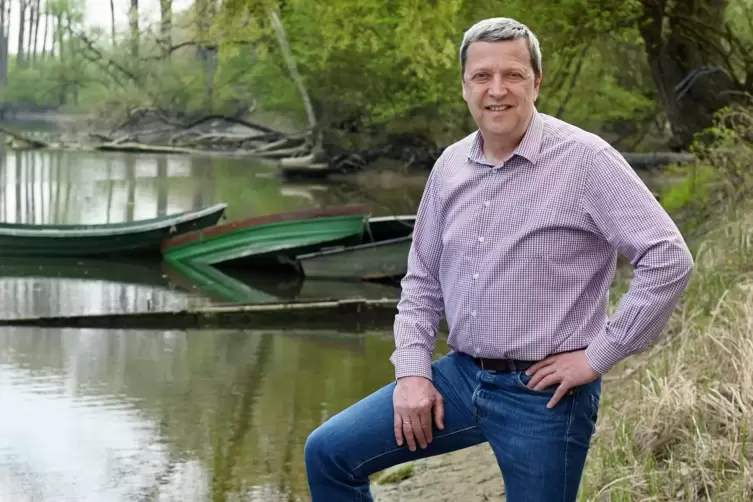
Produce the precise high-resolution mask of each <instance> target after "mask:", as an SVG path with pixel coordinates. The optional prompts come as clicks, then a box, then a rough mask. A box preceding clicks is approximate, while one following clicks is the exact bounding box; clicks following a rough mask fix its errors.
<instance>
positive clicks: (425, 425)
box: [421, 409, 433, 448]
mask: <svg viewBox="0 0 753 502" xmlns="http://www.w3.org/2000/svg"><path fill="white" fill-rule="evenodd" d="M421 432H423V433H424V437H425V438H426V444H425V445H421V446H422V447H423V448H426V446H427V445H428V444H430V443H431V441H432V439H433V437H432V433H431V432H432V431H431V410H430V409H429V410H426V411H424V412H422V413H421Z"/></svg>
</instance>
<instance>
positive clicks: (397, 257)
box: [297, 236, 413, 279]
mask: <svg viewBox="0 0 753 502" xmlns="http://www.w3.org/2000/svg"><path fill="white" fill-rule="evenodd" d="M412 241H413V239H412V238H411V237H410V236H408V237H400V238H397V239H390V240H387V241H382V242H377V243H368V244H360V245H356V246H347V247H344V248H342V249H338V250H333V251H323V252H320V253H311V254H308V255H301V256H298V257H297V258H298V261H299V263H300V265H301V270H302V271H303V274H304V275H305V276H306V277H307V278H317V279H323V278H327V279H387V278H393V277H402V276H404V275H405V273H406V268H407V260H408V252H409V251H410V246H411V243H412Z"/></svg>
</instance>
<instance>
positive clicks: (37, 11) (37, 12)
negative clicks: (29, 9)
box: [29, 0, 42, 65]
mask: <svg viewBox="0 0 753 502" xmlns="http://www.w3.org/2000/svg"><path fill="white" fill-rule="evenodd" d="M41 3H42V0H34V6H33V9H34V10H33V12H34V34H33V35H31V32H30V34H29V38H31V40H32V43H31V44H29V47H31V54H32V56H31V58H32V59H31V64H32V65H33V64H35V63H36V62H37V48H38V47H39V20H40V19H41V18H42V9H41V5H40V4H41Z"/></svg>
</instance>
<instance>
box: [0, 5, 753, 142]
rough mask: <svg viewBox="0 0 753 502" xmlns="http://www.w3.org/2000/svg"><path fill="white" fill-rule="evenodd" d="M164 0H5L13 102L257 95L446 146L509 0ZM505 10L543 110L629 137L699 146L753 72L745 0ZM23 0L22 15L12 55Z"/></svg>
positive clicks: (177, 103)
mask: <svg viewBox="0 0 753 502" xmlns="http://www.w3.org/2000/svg"><path fill="white" fill-rule="evenodd" d="M161 7H162V8H161V11H160V12H161V18H160V19H158V20H156V21H154V22H153V23H152V24H150V23H149V22H147V20H145V19H143V16H140V15H139V6H138V1H137V0H132V1H131V15H130V17H129V19H130V22H129V24H128V25H127V26H126V27H125V28H124V29H122V30H117V29H116V27H115V26H113V27H112V29H111V30H107V29H102V28H99V29H92V28H87V27H86V26H84V24H83V12H84V11H83V9H84V5H83V3H82V2H80V1H79V0H0V12H1V13H2V14H3V16H2V24H3V26H4V30H3V36H2V37H1V38H2V44H0V76H2V75H3V71H4V72H5V74H6V75H7V81H4V82H3V88H2V99H3V102H4V103H5V105H6V107H8V106H11V105H16V104H19V103H27V104H28V103H33V104H34V105H37V106H48V107H54V108H56V109H59V110H63V111H75V112H84V113H96V114H100V115H102V116H105V117H120V118H122V117H124V116H126V115H128V114H129V113H131V112H132V111H133V110H136V109H143V108H154V109H157V110H160V111H161V112H162V113H165V114H168V115H174V116H198V115H201V114H209V113H219V114H227V115H233V116H243V115H244V114H245V115H248V112H249V111H250V110H253V114H254V115H256V116H257V117H264V119H265V120H268V121H273V122H276V123H285V124H287V125H288V127H290V128H291V129H296V128H303V127H306V125H307V124H308V123H310V122H311V121H312V118H313V119H314V120H316V122H317V124H318V126H319V127H321V128H323V129H324V130H326V131H327V132H328V134H330V136H331V137H333V138H335V140H336V141H338V142H340V143H342V144H345V145H350V146H359V145H361V144H362V143H364V142H369V141H373V140H379V139H382V138H384V137H385V136H387V135H391V134H402V133H409V134H416V135H421V136H423V137H426V138H429V139H430V140H431V141H433V142H435V143H436V144H438V145H442V144H447V143H449V142H451V141H453V140H455V139H457V138H458V137H460V136H461V135H463V134H466V133H467V132H469V131H470V130H472V128H473V124H472V122H471V120H470V117H469V114H468V113H467V109H466V106H465V103H464V102H463V100H462V96H461V92H460V68H459V61H458V50H459V45H460V42H461V39H462V36H463V33H464V31H465V30H466V29H467V28H468V27H470V26H471V25H472V24H473V23H474V22H476V21H478V20H480V19H483V18H486V17H492V16H498V15H500V4H499V2H498V1H493V0H471V1H464V0H442V1H437V0H330V1H327V2H312V1H309V0H225V1H223V2H218V1H216V0H196V1H195V2H194V3H193V4H192V5H191V6H190V7H189V8H188V9H187V10H184V11H174V9H173V7H172V2H171V1H170V0H161ZM502 14H503V15H505V16H509V17H513V18H515V19H517V20H519V21H521V22H523V23H525V24H527V25H528V26H529V27H530V28H531V29H532V30H533V31H534V32H535V33H536V34H537V36H538V37H539V39H540V40H541V44H542V50H543V54H544V81H543V84H542V90H541V94H540V98H539V102H538V108H539V109H540V110H541V111H543V112H545V113H549V114H552V115H555V116H558V117H560V118H563V119H565V120H568V121H571V122H573V123H576V124H578V125H580V126H582V127H584V128H587V129H589V130H592V131H594V132H597V133H599V134H601V135H603V136H604V137H606V138H607V139H608V140H609V141H611V142H613V143H614V144H616V145H618V146H620V147H622V148H625V149H640V148H652V147H659V148H662V145H664V147H666V146H667V145H669V146H670V147H672V148H677V149H687V148H688V146H689V145H690V143H691V142H692V137H693V134H695V133H698V132H699V131H701V130H703V129H704V128H706V127H708V126H709V125H711V121H712V117H713V113H714V112H715V111H717V110H718V109H720V108H721V107H723V106H725V105H727V104H729V103H731V102H734V101H736V100H737V101H739V100H740V99H742V98H741V96H745V95H746V93H748V92H749V87H750V86H751V82H753V79H751V78H749V74H750V72H751V71H753V56H752V55H751V54H752V53H751V47H753V45H752V44H753V28H752V27H753V1H751V0H672V1H670V0H626V1H620V0H510V1H508V2H505V4H504V9H502ZM11 16H13V17H14V18H15V19H19V20H21V21H22V23H21V26H25V27H27V29H26V30H25V31H24V30H21V31H22V32H24V33H25V34H23V35H21V36H20V37H19V44H18V47H19V50H18V53H17V54H16V57H15V58H12V57H9V54H8V43H7V41H8V40H7V35H8V25H9V20H10V18H11ZM40 26H41V28H40ZM0 80H2V79H0ZM307 103H310V107H307V106H306V104H307Z"/></svg>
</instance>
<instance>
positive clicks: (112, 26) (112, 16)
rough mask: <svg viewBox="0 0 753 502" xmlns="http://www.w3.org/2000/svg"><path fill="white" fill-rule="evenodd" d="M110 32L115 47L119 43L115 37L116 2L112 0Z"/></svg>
mask: <svg viewBox="0 0 753 502" xmlns="http://www.w3.org/2000/svg"><path fill="white" fill-rule="evenodd" d="M110 30H111V33H112V45H113V47H114V46H115V44H116V43H117V38H116V36H115V0H110Z"/></svg>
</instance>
